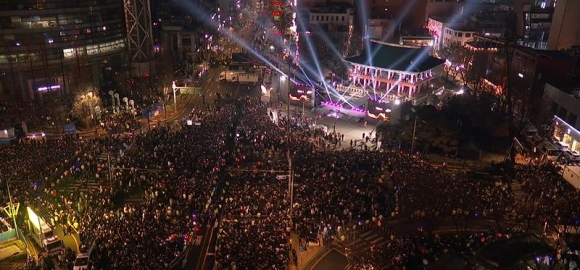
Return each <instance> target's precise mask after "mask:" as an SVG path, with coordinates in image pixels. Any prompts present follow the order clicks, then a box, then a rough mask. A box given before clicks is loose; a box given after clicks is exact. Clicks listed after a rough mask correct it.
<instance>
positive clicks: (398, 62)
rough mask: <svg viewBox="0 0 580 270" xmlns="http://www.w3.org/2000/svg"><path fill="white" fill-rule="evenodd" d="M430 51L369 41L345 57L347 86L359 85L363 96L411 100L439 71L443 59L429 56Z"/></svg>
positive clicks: (356, 86) (429, 49) (424, 48)
mask: <svg viewBox="0 0 580 270" xmlns="http://www.w3.org/2000/svg"><path fill="white" fill-rule="evenodd" d="M430 51H431V48H430V47H422V48H418V47H411V46H402V45H397V44H390V43H382V42H378V41H371V42H370V43H369V47H368V48H365V51H363V52H362V53H361V54H360V55H358V56H354V57H350V58H347V59H345V61H346V62H347V63H348V64H350V66H351V68H350V75H349V78H350V81H351V88H355V89H362V90H361V91H363V93H362V94H363V95H364V96H367V95H368V94H374V95H378V96H381V97H383V98H384V99H389V100H401V101H404V100H412V99H413V98H414V97H415V95H416V94H417V93H419V92H421V90H422V89H426V88H427V87H428V86H429V82H430V81H431V80H433V79H434V78H436V77H438V76H439V75H440V74H442V72H443V63H444V61H443V60H441V59H438V58H435V57H433V56H431V55H430ZM369 52H371V53H369ZM352 91H354V90H352ZM352 91H351V92H352Z"/></svg>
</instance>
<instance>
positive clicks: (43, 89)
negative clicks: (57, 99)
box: [36, 84, 60, 92]
mask: <svg viewBox="0 0 580 270" xmlns="http://www.w3.org/2000/svg"><path fill="white" fill-rule="evenodd" d="M55 89H60V85H58V84H56V85H50V86H41V87H38V88H36V90H38V91H39V92H44V91H49V90H55Z"/></svg>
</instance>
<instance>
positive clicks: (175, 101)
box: [171, 81, 177, 112]
mask: <svg viewBox="0 0 580 270" xmlns="http://www.w3.org/2000/svg"><path fill="white" fill-rule="evenodd" d="M171 89H172V90H173V106H175V112H177V97H176V96H175V93H176V92H177V85H175V81H173V84H172V85H171Z"/></svg>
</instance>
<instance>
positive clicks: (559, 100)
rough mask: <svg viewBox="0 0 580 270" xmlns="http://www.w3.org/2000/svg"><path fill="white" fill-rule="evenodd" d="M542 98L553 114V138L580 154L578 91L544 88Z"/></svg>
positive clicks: (579, 92)
mask: <svg viewBox="0 0 580 270" xmlns="http://www.w3.org/2000/svg"><path fill="white" fill-rule="evenodd" d="M544 98H545V99H546V100H548V102H549V108H550V111H551V112H552V113H553V114H554V134H553V136H554V138H555V139H557V140H559V141H561V142H564V143H566V144H568V145H569V146H570V149H571V150H575V151H579V152H580V131H579V127H580V89H565V90H563V89H559V88H557V87H555V86H553V85H551V84H548V83H547V84H546V86H545V88H544Z"/></svg>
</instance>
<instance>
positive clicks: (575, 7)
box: [547, 0, 580, 50]
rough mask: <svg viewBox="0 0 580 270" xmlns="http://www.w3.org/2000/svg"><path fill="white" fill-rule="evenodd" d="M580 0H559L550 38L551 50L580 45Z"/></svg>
mask: <svg viewBox="0 0 580 270" xmlns="http://www.w3.org/2000/svg"><path fill="white" fill-rule="evenodd" d="M578 25H580V1H578V0H558V1H557V2H556V9H555V10H554V20H553V21H552V25H551V28H550V36H549V38H548V47H547V48H548V49H549V50H568V49H571V48H573V47H578V46H580V27H578Z"/></svg>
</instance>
